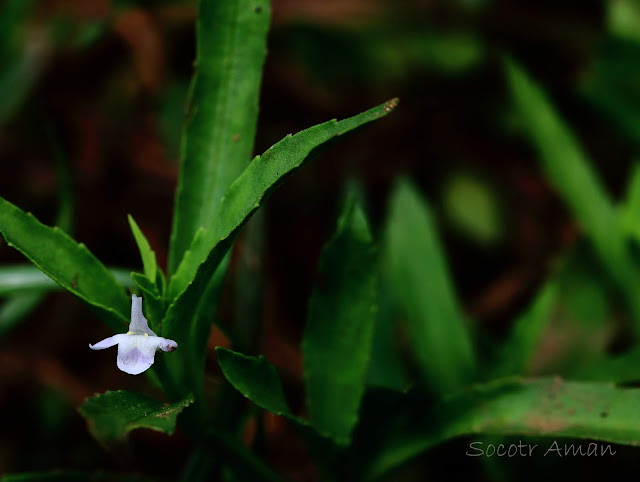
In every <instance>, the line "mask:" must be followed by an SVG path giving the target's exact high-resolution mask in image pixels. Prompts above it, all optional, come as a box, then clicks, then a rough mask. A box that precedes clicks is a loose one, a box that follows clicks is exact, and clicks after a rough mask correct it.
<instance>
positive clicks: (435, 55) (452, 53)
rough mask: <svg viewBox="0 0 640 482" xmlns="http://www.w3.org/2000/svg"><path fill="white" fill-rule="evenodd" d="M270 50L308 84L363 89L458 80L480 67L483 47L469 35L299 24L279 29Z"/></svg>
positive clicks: (395, 26) (387, 25) (385, 26)
mask: <svg viewBox="0 0 640 482" xmlns="http://www.w3.org/2000/svg"><path fill="white" fill-rule="evenodd" d="M273 36H274V38H273V45H275V48H276V49H278V50H279V51H285V52H287V53H290V55H291V56H292V57H294V58H295V60H296V63H298V64H300V65H301V66H302V68H303V73H304V74H306V75H305V77H307V78H308V80H309V82H315V83H317V82H319V81H320V82H327V81H340V80H344V79H348V80H349V82H361V83H362V85H363V87H365V88H366V87H367V86H371V85H372V84H375V83H380V82H393V81H398V80H400V79H406V78H407V77H409V76H415V75H416V73H418V74H422V73H424V72H429V73H436V74H439V75H449V76H453V75H459V74H464V73H466V72H468V71H469V70H470V69H473V68H474V67H476V66H478V65H479V64H481V63H482V62H483V61H484V59H485V56H486V47H485V45H484V42H483V40H482V39H481V38H479V37H478V36H476V35H474V34H473V33H472V32H470V31H451V30H448V31H442V30H441V31H435V29H433V28H424V26H421V27H419V28H412V27H410V26H408V25H407V24H402V25H401V24H397V23H393V22H384V23H383V24H382V25H379V26H378V25H374V26H364V25H363V26H361V27H360V28H355V29H354V28H341V27H337V26H331V27H326V26H319V25H317V24H311V23H301V24H297V25H290V26H280V28H278V29H277V30H276V31H274V34H273Z"/></svg>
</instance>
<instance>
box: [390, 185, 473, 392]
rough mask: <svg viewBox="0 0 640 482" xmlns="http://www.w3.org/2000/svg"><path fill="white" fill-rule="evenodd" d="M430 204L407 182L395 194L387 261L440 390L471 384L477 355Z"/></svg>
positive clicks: (414, 340) (419, 350) (428, 377)
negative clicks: (475, 355)
mask: <svg viewBox="0 0 640 482" xmlns="http://www.w3.org/2000/svg"><path fill="white" fill-rule="evenodd" d="M445 259H446V257H445V253H444V251H443V249H442V246H441V245H440V240H439V239H438V235H437V230H436V226H435V223H434V220H433V218H432V214H431V212H430V211H429V208H428V206H427V205H426V204H425V202H424V201H423V200H422V199H421V197H420V195H419V194H418V192H417V191H416V189H415V188H414V187H413V186H412V185H411V184H409V183H408V182H407V181H401V182H399V183H398V184H397V185H396V187H395V189H394V190H393V193H392V195H391V201H390V207H389V214H388V219H387V226H386V231H385V247H384V257H383V263H384V265H385V275H386V278H387V279H386V283H387V285H388V286H389V289H390V291H391V293H392V296H393V299H394V301H395V305H396V306H397V310H398V311H399V312H400V313H401V314H402V315H403V317H404V318H405V320H406V328H407V331H408V336H409V339H410V343H411V344H412V347H413V353H414V357H415V359H416V361H417V363H418V367H419V369H420V371H421V373H422V375H423V378H424V380H425V382H426V383H427V384H428V385H429V386H430V387H431V388H432V389H434V390H436V391H437V392H447V391H451V390H455V389H457V388H460V387H461V386H463V385H464V384H465V383H467V382H468V381H470V380H471V378H472V377H473V370H474V354H473V347H472V343H471V338H470V335H469V332H468V330H467V326H466V321H465V318H464V316H463V314H462V309H461V308H460V306H459V303H458V300H457V298H456V294H455V291H454V287H453V281H452V279H451V275H450V273H449V270H448V269H447V265H446V262H445Z"/></svg>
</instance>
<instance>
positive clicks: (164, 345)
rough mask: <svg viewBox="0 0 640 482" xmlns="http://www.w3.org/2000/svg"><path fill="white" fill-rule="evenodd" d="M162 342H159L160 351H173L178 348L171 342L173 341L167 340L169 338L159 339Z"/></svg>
mask: <svg viewBox="0 0 640 482" xmlns="http://www.w3.org/2000/svg"><path fill="white" fill-rule="evenodd" d="M160 339H161V340H162V341H161V342H160V346H159V348H160V349H161V350H162V351H175V350H176V349H177V348H178V344H177V343H176V342H175V341H173V340H169V338H160Z"/></svg>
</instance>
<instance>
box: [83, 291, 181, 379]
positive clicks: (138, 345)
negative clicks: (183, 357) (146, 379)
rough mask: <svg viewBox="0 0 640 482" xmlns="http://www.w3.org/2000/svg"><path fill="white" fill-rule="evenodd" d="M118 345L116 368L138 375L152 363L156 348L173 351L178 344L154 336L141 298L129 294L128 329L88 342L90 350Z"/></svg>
mask: <svg viewBox="0 0 640 482" xmlns="http://www.w3.org/2000/svg"><path fill="white" fill-rule="evenodd" d="M114 345H118V363H117V364H118V368H119V369H120V370H122V371H123V372H125V373H129V374H130V375H138V374H140V373H142V372H143V371H145V370H147V369H148V368H149V367H150V366H151V365H153V361H154V357H155V355H156V350H162V351H173V350H175V349H176V348H178V344H177V343H176V342H175V341H173V340H169V339H167V338H162V337H161V336H156V334H155V333H154V332H153V331H151V330H150V329H149V325H148V323H147V319H146V318H145V317H144V315H143V314H142V298H139V297H138V296H136V295H132V296H131V323H130V324H129V331H128V332H127V333H124V334H120V335H113V336H110V337H109V338H105V339H104V340H102V341H99V342H98V343H96V344H95V345H92V344H89V348H91V349H92V350H104V349H105V348H111V347H112V346H114Z"/></svg>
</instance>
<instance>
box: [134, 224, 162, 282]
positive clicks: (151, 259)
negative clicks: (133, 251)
mask: <svg viewBox="0 0 640 482" xmlns="http://www.w3.org/2000/svg"><path fill="white" fill-rule="evenodd" d="M127 217H128V219H129V226H131V232H132V233H133V237H134V238H136V244H137V245H138V249H139V250H140V257H141V258H142V266H143V267H144V274H145V276H146V277H147V278H148V279H149V280H151V281H152V282H153V283H155V281H156V269H157V264H156V253H154V252H153V250H152V249H151V246H150V245H149V241H147V238H145V236H144V234H142V231H140V228H139V227H138V225H137V224H136V222H135V220H134V219H133V217H132V216H131V214H129V215H128V216H127Z"/></svg>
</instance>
